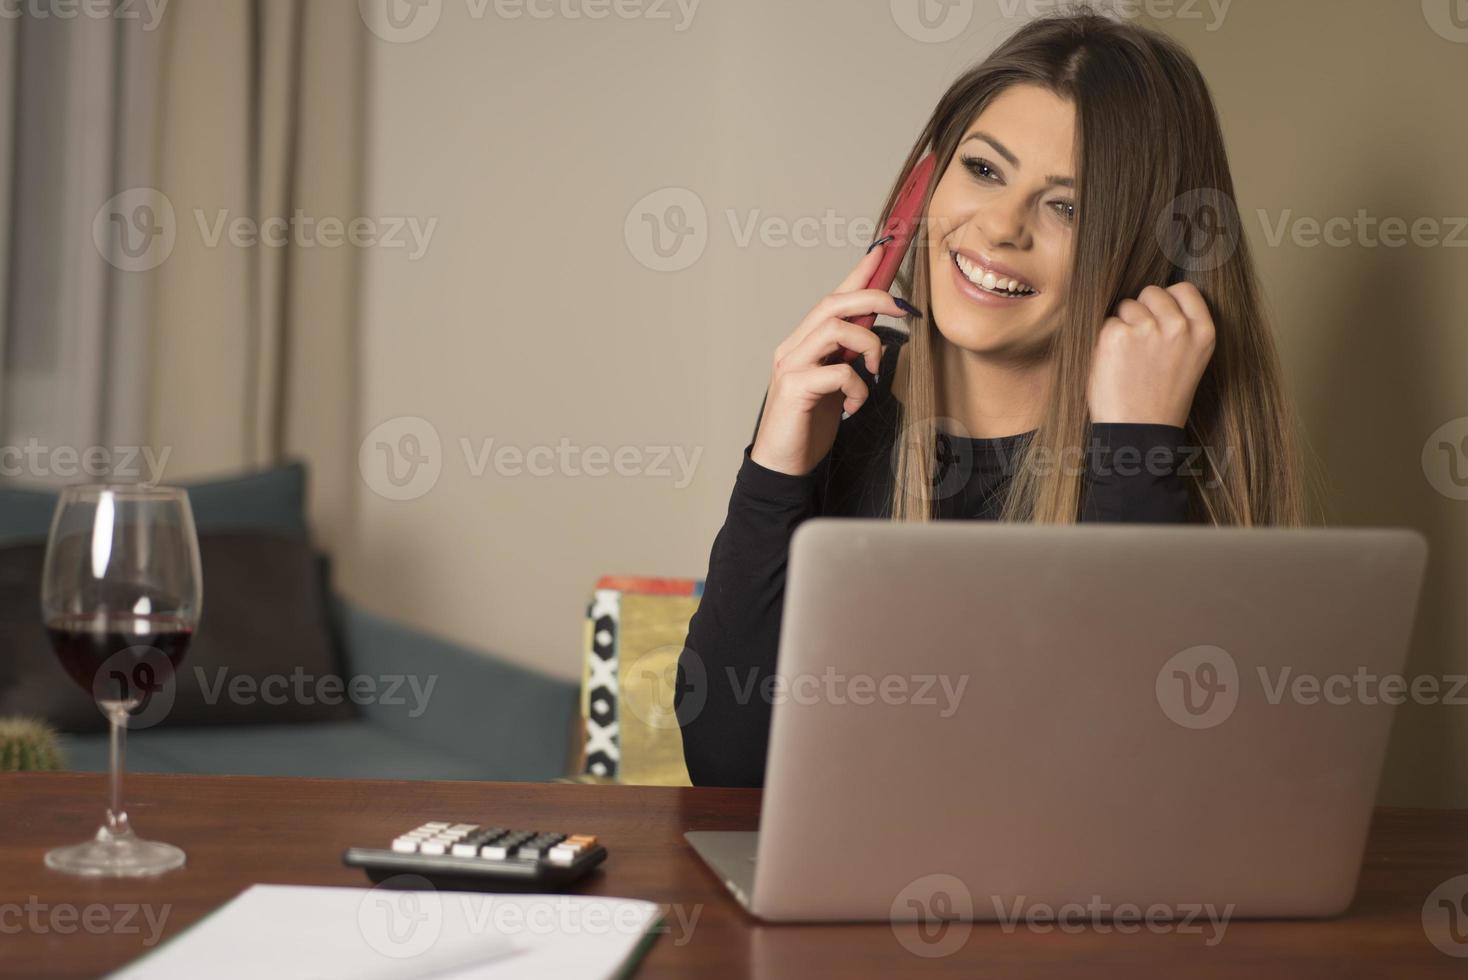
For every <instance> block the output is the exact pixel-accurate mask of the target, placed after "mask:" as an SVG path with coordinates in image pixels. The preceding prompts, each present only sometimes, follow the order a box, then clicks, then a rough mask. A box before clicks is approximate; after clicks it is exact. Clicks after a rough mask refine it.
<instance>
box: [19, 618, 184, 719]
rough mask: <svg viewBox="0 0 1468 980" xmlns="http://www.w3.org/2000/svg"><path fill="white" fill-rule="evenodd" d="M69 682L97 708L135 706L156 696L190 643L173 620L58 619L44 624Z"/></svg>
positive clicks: (177, 623) (179, 623) (178, 620)
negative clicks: (72, 682)
mask: <svg viewBox="0 0 1468 980" xmlns="http://www.w3.org/2000/svg"><path fill="white" fill-rule="evenodd" d="M46 634H47V635H48V636H49V637H50V638H51V649H52V650H54V651H55V652H56V659H57V660H60V661H61V666H62V667H64V668H65V669H66V673H67V675H68V676H70V677H71V679H72V680H74V681H76V683H77V684H78V685H80V686H81V688H82V690H84V691H86V692H87V693H88V694H90V695H92V697H93V698H94V699H95V700H96V701H98V702H99V703H101V702H111V703H118V704H124V705H129V706H132V705H135V704H138V703H140V702H144V701H146V700H147V699H148V698H149V697H150V696H151V695H152V694H154V693H156V692H157V691H160V690H162V688H163V686H164V685H165V684H166V683H168V681H169V679H170V678H171V677H172V676H173V674H174V672H175V671H176V670H177V669H178V664H179V661H181V660H182V659H183V656H184V654H185V653H187V652H188V649H189V641H190V640H192V639H193V638H194V627H193V625H192V624H190V623H188V622H186V621H185V620H182V619H179V618H178V617H177V616H167V615H164V616H153V615H148V616H140V615H138V614H136V613H124V614H121V615H118V614H115V613H114V614H102V615H87V614H84V613H83V614H75V615H63V616H57V617H55V618H54V619H52V620H51V621H50V622H48V623H47V624H46Z"/></svg>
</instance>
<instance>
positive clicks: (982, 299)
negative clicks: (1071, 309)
mask: <svg viewBox="0 0 1468 980" xmlns="http://www.w3.org/2000/svg"><path fill="white" fill-rule="evenodd" d="M963 260H964V263H965V264H967V265H970V267H971V268H973V267H974V266H975V265H977V263H971V262H970V257H969V256H968V255H967V254H964V256H963ZM948 267H949V268H950V269H952V270H953V273H952V274H953V285H954V288H955V289H957V290H958V291H959V292H960V293H962V294H963V295H964V296H965V297H967V298H968V299H969V300H971V301H972V302H974V303H976V304H977V305H979V306H1013V305H1015V304H1016V303H1023V302H1025V301H1026V300H1029V299H1032V298H1034V297H1035V296H1038V295H1039V291H1038V290H1034V287H1033V286H1030V285H1029V284H1028V283H1025V282H1024V281H1023V280H1019V281H1018V284H1019V285H1020V286H1022V287H1024V288H1027V289H1031V290H1034V291H1032V292H1025V293H1010V292H999V291H997V290H995V289H993V288H987V289H986V288H985V287H984V286H983V285H982V284H980V283H975V282H974V281H973V280H972V279H970V278H969V276H968V274H967V273H966V272H965V271H964V270H963V268H961V267H960V265H959V255H958V253H951V261H949V263H948ZM978 268H979V269H982V270H983V275H984V277H985V278H987V277H988V276H989V275H992V274H993V273H994V269H993V268H992V267H987V268H986V267H984V266H982V265H978ZM1005 271H1007V270H1005ZM993 278H994V283H995V285H996V286H997V285H998V281H999V276H997V275H994V277H993ZM1004 278H1005V279H1007V280H1014V279H1015V278H1016V277H1014V276H1013V275H1008V276H1005V277H1004Z"/></svg>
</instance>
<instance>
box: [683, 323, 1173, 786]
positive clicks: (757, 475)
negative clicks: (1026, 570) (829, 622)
mask: <svg viewBox="0 0 1468 980" xmlns="http://www.w3.org/2000/svg"><path fill="white" fill-rule="evenodd" d="M876 332H877V334H878V336H879V337H881V339H882V341H883V353H882V361H881V367H880V368H879V370H878V372H877V377H876V379H873V378H872V376H871V375H870V374H868V373H867V371H866V369H865V366H864V364H863V362H862V361H861V359H857V360H856V361H854V362H852V366H853V368H855V369H856V371H857V374H858V375H859V376H860V377H861V378H862V380H863V381H864V382H866V383H867V385H868V387H869V388H870V393H869V395H868V398H867V401H866V403H865V404H864V405H863V406H862V407H861V408H860V409H859V410H858V411H857V412H856V414H855V415H852V416H851V417H850V418H846V419H843V420H842V421H841V424H840V425H839V427H838V428H837V433H836V439H835V442H834V444H833V445H832V448H831V451H830V453H828V454H827V455H826V457H825V458H824V459H823V460H822V461H821V462H820V464H819V465H818V466H817V467H816V468H815V469H814V470H812V471H811V472H810V473H808V474H805V475H803V476H792V475H790V474H788V473H780V472H778V471H775V470H771V469H767V468H765V467H763V466H761V465H759V464H758V463H756V462H754V461H753V460H751V459H750V458H749V453H750V450H751V449H752V448H753V445H754V441H753V436H751V439H750V445H749V446H747V447H745V450H744V462H743V464H742V465H741V466H740V468H739V473H738V476H737V477H736V478H735V481H734V492H733V494H732V495H731V496H730V498H729V512H728V516H727V517H726V518H725V521H724V526H723V528H722V529H721V530H720V531H719V533H718V536H717V537H716V538H715V539H714V545H713V550H712V552H711V553H710V555H709V566H708V573H707V575H706V576H705V580H704V591H703V598H702V599H701V600H700V602H699V606H698V609H697V610H696V612H695V613H694V615H693V618H692V619H691V620H690V621H689V624H688V635H687V638H686V639H685V641H684V644H683V652H682V653H681V654H680V656H679V661H678V678H677V688H676V693H675V695H674V698H675V704H676V707H677V714H678V720H679V726H680V728H681V729H682V734H683V758H684V761H685V762H686V763H687V766H688V774H689V777H690V778H691V779H692V781H693V783H694V785H698V786H703V785H715V786H761V785H763V783H764V777H765V753H766V749H767V746H768V743H769V731H770V714H771V704H770V703H769V701H767V700H766V699H764V698H762V697H759V696H758V694H757V693H756V694H754V695H753V696H750V692H758V691H759V690H761V688H762V685H763V684H764V681H765V678H766V677H770V676H772V675H773V674H774V672H775V654H776V650H777V647H778V643H779V637H780V617H781V606H782V603H783V600H784V595H785V565H786V560H787V557H788V554H789V548H790V537H791V535H792V534H793V533H794V532H795V528H796V527H797V526H798V525H799V524H800V523H801V522H802V521H804V520H807V519H809V518H811V517H817V516H823V517H832V516H836V517H888V516H890V515H891V496H892V490H893V469H892V452H893V447H894V444H895V442H896V435H897V425H898V421H899V415H898V412H899V408H900V405H899V403H898V401H897V399H896V398H895V396H894V395H893V394H892V378H893V375H895V373H896V366H897V356H898V352H899V349H900V347H901V345H902V343H904V342H905V341H906V334H904V333H902V332H900V331H897V330H892V329H890V328H887V327H878V328H876ZM763 412H764V406H763V405H761V407H760V414H761V415H763ZM755 431H756V432H758V431H759V421H758V418H757V419H756V421H755ZM1032 435H1033V432H1025V433H1020V434H1018V435H1013V436H1002V437H998V438H988V439H965V438H960V437H956V436H949V435H941V436H939V438H938V467H939V469H938V473H937V474H936V475H935V490H934V496H935V498H936V507H937V515H938V518H939V519H940V520H941V519H970V520H994V519H996V518H997V517H998V515H999V512H1000V510H1001V508H1002V506H1003V502H1004V491H1005V489H1006V487H1007V486H1008V483H1009V477H1010V476H1011V474H1012V472H1013V466H1014V463H1015V461H1016V458H1017V456H1018V453H1019V450H1021V449H1022V448H1023V446H1024V444H1025V443H1026V441H1027V440H1028V439H1029V438H1030V437H1031V436H1032ZM1184 438H1185V435H1184V430H1183V429H1181V428H1178V427H1177V426H1172V425H1160V424H1147V423H1119V422H1118V423H1093V424H1092V426H1091V439H1090V445H1089V446H1088V447H1087V453H1086V472H1085V477H1084V479H1083V484H1082V485H1083V494H1082V505H1081V513H1080V520H1083V521H1112V522H1134V523H1154V522H1163V523H1183V522H1186V521H1188V520H1189V519H1190V518H1189V505H1188V491H1187V486H1186V483H1185V481H1184V477H1182V476H1181V475H1179V474H1178V472H1177V471H1178V469H1179V468H1180V467H1181V464H1182V463H1183V449H1184V445H1183V441H1184ZM1122 450H1125V451H1126V452H1127V453H1128V454H1130V455H1126V456H1123V457H1122V458H1121V459H1117V458H1116V454H1117V453H1118V452H1119V451H1122ZM1062 462H1064V461H1062ZM693 657H696V658H697V662H696V663H692V664H691V663H690V658H693ZM694 684H697V685H698V691H699V696H696V697H688V696H687V695H688V693H689V691H690V690H691V685H694ZM741 694H742V695H743V696H741Z"/></svg>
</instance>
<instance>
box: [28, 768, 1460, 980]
mask: <svg viewBox="0 0 1468 980" xmlns="http://www.w3.org/2000/svg"><path fill="white" fill-rule="evenodd" d="M105 788H106V787H105V782H104V777H103V776H100V775H92V774H85V773H44V774H41V773H35V774H32V773H21V774H4V775H0V973H3V974H4V975H7V976H25V977H32V976H96V975H99V974H101V973H104V972H106V971H108V970H111V969H113V968H116V967H118V966H121V965H122V964H124V963H126V962H128V961H129V960H131V959H133V958H134V957H136V956H138V955H139V954H141V953H142V952H144V951H146V949H147V948H148V947H146V946H145V945H144V943H145V941H146V939H147V938H148V936H149V934H150V927H149V926H148V924H147V920H146V919H145V917H144V915H143V914H142V913H139V914H137V915H136V922H135V923H133V925H134V926H135V928H134V929H132V930H131V931H126V930H123V929H121V928H113V927H112V926H111V925H110V924H109V925H108V926H107V927H103V928H93V929H90V930H87V929H83V928H81V927H80V926H79V922H80V917H81V916H82V915H83V914H84V910H85V909H86V907H87V906H92V905H102V906H108V907H114V906H117V905H119V904H127V905H141V906H142V907H143V911H144V912H146V911H147V910H148V909H151V910H152V911H153V915H154V921H157V919H158V918H160V917H161V916H162V914H163V910H164V909H166V910H167V916H166V919H165V920H164V922H163V925H162V928H161V930H158V931H159V932H160V934H161V935H162V936H163V937H164V938H167V937H168V936H172V935H174V934H176V933H177V932H179V931H180V930H181V929H183V928H184V927H185V926H187V925H189V924H190V923H193V922H195V921H197V920H198V919H200V918H201V917H203V916H204V915H206V914H207V913H208V912H209V911H210V910H212V909H214V908H216V907H218V906H219V905H220V904H222V903H223V902H224V901H226V900H227V899H229V898H230V897H232V896H233V895H235V894H237V893H238V892H239V891H241V890H242V889H244V888H245V887H247V886H248V885H250V884H253V883H256V882H274V883H291V884H322V885H362V884H364V883H365V881H366V879H365V878H364V876H363V875H362V874H361V873H360V872H358V871H355V870H353V869H350V868H345V867H343V866H342V865H341V862H340V855H341V852H342V850H343V848H345V847H347V846H348V845H352V844H362V843H369V844H370V843H375V842H378V841H385V840H387V839H388V838H389V837H390V836H391V835H392V834H393V833H395V832H397V831H399V830H401V829H402V828H404V827H407V826H409V825H412V824H416V823H418V822H420V821H422V820H424V819H435V818H446V819H451V820H453V819H459V820H464V821H469V822H482V821H484V820H486V819H492V820H494V821H495V822H496V823H499V824H505V825H510V826H520V827H529V828H539V829H559V830H581V831H589V832H592V833H596V834H598V835H599V836H600V837H601V838H602V839H603V840H604V841H605V842H606V845H607V848H608V850H609V851H610V852H611V856H610V858H609V861H608V864H607V865H606V867H605V870H604V871H602V872H598V873H596V874H595V875H594V876H593V877H591V878H589V879H587V880H586V881H585V882H583V884H582V887H581V888H580V891H582V892H583V893H585V894H604V895H613V896H623V897H630V898H644V899H650V900H652V901H657V902H663V903H667V904H668V905H669V906H672V908H671V909H670V914H669V915H668V918H667V920H666V929H665V931H664V932H663V934H661V935H660V936H659V937H658V938H657V940H656V942H655V943H654V945H653V947H652V949H651V951H650V952H649V953H648V955H647V957H646V959H645V960H644V961H643V964H642V967H641V969H640V970H639V972H638V974H637V975H638V976H639V977H674V976H678V977H683V976H692V975H697V976H699V977H701V978H702V977H710V976H762V977H763V976H789V977H813V976H834V977H849V976H864V975H873V976H924V975H947V976H994V977H1029V976H1036V977H1040V976H1044V977H1051V976H1057V975H1064V974H1072V973H1074V974H1084V975H1086V976H1115V977H1149V976H1189V977H1245V976H1247V977H1250V978H1253V980H1258V978H1260V977H1265V976H1281V977H1322V978H1330V980H1340V978H1343V977H1368V976H1369V977H1394V978H1402V977H1429V976H1432V977H1439V976H1440V977H1448V976H1453V977H1464V976H1468V958H1458V957H1454V956H1449V955H1448V954H1446V953H1444V952H1440V951H1439V950H1438V949H1437V948H1435V947H1434V945H1433V944H1432V943H1431V942H1429V939H1428V934H1427V930H1426V929H1425V927H1424V920H1423V917H1422V909H1423V903H1424V901H1425V900H1426V899H1427V897H1428V895H1429V894H1430V893H1432V892H1433V890H1434V888H1436V887H1437V886H1438V885H1439V884H1441V883H1442V882H1444V881H1446V880H1448V879H1450V878H1453V877H1454V876H1457V875H1461V874H1465V873H1468V811H1455V810H1380V811H1378V812H1377V815H1376V820H1375V823H1374V825H1373V829H1372V834H1371V841H1370V845H1369V848H1368V852H1367V855H1366V863H1365V868H1364V870H1363V873H1362V877H1361V884H1360V890H1359V892H1358V895H1357V900H1356V903H1355V905H1354V907H1353V908H1352V910H1351V912H1350V913H1349V914H1348V915H1347V916H1345V917H1343V918H1340V919H1336V920H1331V921H1324V922H1242V921H1235V922H1232V923H1230V924H1229V925H1228V928H1227V931H1226V934H1225V936H1224V939H1223V941H1222V942H1220V943H1218V944H1216V945H1213V946H1209V945H1207V943H1206V940H1207V938H1208V934H1207V933H1206V932H1204V933H1194V934H1183V933H1181V932H1177V931H1170V932H1148V931H1146V930H1143V931H1140V932H1137V933H1135V934H1130V935H1127V934H1121V933H1117V932H1107V933H1102V932H1100V931H1098V930H1093V929H1089V928H1087V929H1084V930H1082V931H1080V932H1076V933H1069V934H1068V933H1062V932H1059V931H1051V932H1048V933H1038V932H1033V931H1027V930H1026V929H1024V928H1023V927H1020V928H1016V929H1012V930H1009V931H1006V930H1005V929H1004V928H1002V927H1001V926H999V925H996V924H975V925H973V926H971V927H970V926H964V927H962V928H964V929H966V930H968V933H967V939H966V941H964V942H963V944H962V946H961V948H959V949H958V950H957V951H956V952H954V953H952V954H950V955H945V956H941V957H933V958H929V957H923V956H919V955H916V954H915V953H914V952H912V951H910V949H909V948H908V947H909V946H912V945H913V944H914V943H918V945H917V947H916V948H919V949H921V948H923V947H922V946H921V944H920V943H919V942H918V940H917V938H916V936H915V934H913V933H912V932H911V929H912V928H913V927H910V926H902V927H899V930H900V931H894V929H893V928H892V927H891V926H889V925H886V924H868V925H829V926H774V925H771V926H764V925H760V924H758V923H757V922H755V921H754V920H752V919H750V918H749V917H748V916H747V915H745V913H744V912H743V910H742V909H740V908H739V907H738V906H737V905H736V904H735V903H734V902H733V900H732V899H731V898H729V897H728V895H727V894H726V893H725V891H724V889H723V887H722V886H721V885H720V883H719V882H718V880H717V879H716V878H714V876H713V875H712V874H710V873H709V872H708V871H707V870H706V869H705V868H704V866H703V865H702V863H701V862H700V861H699V860H698V858H697V857H696V856H695V855H694V854H693V852H692V851H691V850H689V848H688V847H687V845H686V844H685V842H684V841H683V838H682V833H683V831H685V830H689V829H700V830H744V829H753V828H754V827H755V826H756V823H757V820H758V814H759V801H760V794H759V792H758V791H755V790H723V789H664V788H647V787H625V786H578V785H567V784H552V785H545V784H523V783H468V782H428V783H410V782H376V781H365V780H318V779H264V778H253V777H236V776H149V775H131V776H129V777H128V787H127V788H128V797H129V800H130V806H129V812H130V813H131V815H132V818H133V821H134V825H135V826H136V827H138V828H139V829H140V832H141V833H143V835H144V836H152V837H155V838H157V839H159V840H165V841H168V842H170V843H174V844H178V845H180V846H181V847H183V848H184V849H185V850H186V851H187V852H188V856H189V863H188V867H187V868H185V869H183V870H181V871H175V872H173V873H171V874H168V875H164V876H163V877H161V878H156V879H151V880H142V881H126V880H110V881H91V880H85V879H78V878H71V877H67V876H64V875H59V874H56V873H54V872H52V871H49V870H48V869H47V868H45V866H44V865H43V864H42V860H41V858H42V854H43V853H44V852H45V851H46V849H47V848H49V847H51V846H54V845H56V844H67V843H72V842H74V841H77V840H81V839H83V838H84V837H86V836H87V835H89V834H90V833H91V832H92V831H93V830H94V829H95V827H96V824H97V822H98V818H99V815H100V811H101V808H102V806H103V800H104V796H105ZM28 904H29V905H30V906H32V907H34V908H35V909H40V912H39V916H40V919H39V921H41V922H42V923H43V925H42V926H41V927H39V928H37V927H35V926H34V925H28V924H27V921H28V920H27V916H30V917H31V919H30V921H32V922H33V921H35V916H34V914H33V913H32V912H28V911H25V910H24V909H23V908H22V907H23V906H26V905H28ZM58 910H61V912H62V913H63V915H64V916H72V917H75V918H74V919H70V920H69V919H67V918H65V917H63V918H59V919H48V918H47V917H48V916H54V915H55V914H56V912H57V911H58ZM1463 911H1464V912H1465V913H1468V908H1465V909H1463ZM95 914H98V915H101V913H95ZM695 915H696V916H697V917H696V919H695V918H694V916H695ZM49 921H55V922H56V923H58V927H57V928H52V927H51V926H49V925H46V923H47V922H49ZM97 921H99V922H100V921H101V920H100V919H99V920H97ZM108 921H109V923H111V922H112V920H111V919H109V920H108ZM68 923H69V926H70V931H69V932H68V933H67V934H62V928H63V927H65V926H66V925H67V924H68ZM1460 923H1461V928H1462V929H1463V930H1464V932H1468V915H1465V916H1464V917H1460ZM120 924H121V923H120V921H118V922H117V925H118V926H120ZM690 924H691V925H690ZM17 927H19V928H17ZM1464 939H1465V942H1464V943H1463V945H1462V947H1461V949H1457V948H1456V947H1454V948H1455V949H1457V951H1459V952H1461V953H1463V954H1465V957H1468V935H1465V936H1464ZM280 980H284V978H280Z"/></svg>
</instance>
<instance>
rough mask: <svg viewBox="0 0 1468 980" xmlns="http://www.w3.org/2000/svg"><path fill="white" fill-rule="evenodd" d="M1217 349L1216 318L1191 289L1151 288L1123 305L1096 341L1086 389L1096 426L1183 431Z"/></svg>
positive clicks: (1185, 284) (1179, 286) (1188, 286)
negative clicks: (1123, 424)
mask: <svg viewBox="0 0 1468 980" xmlns="http://www.w3.org/2000/svg"><path fill="white" fill-rule="evenodd" d="M1213 342H1214V334H1213V317H1212V315H1211V314H1210V313H1209V312H1208V304H1207V302H1205V301H1204V299H1203V294H1202V293H1200V292H1199V291H1198V287H1196V286H1194V285H1193V284H1192V283H1190V282H1180V283H1177V284H1176V285H1172V286H1168V287H1167V288H1166V289H1163V288H1162V287H1161V286H1148V287H1147V288H1146V289H1144V290H1142V293H1141V295H1140V296H1138V297H1137V298H1136V299H1124V300H1122V301H1121V302H1120V303H1118V304H1117V306H1116V315H1115V316H1111V317H1107V318H1106V322H1105V323H1103V324H1102V325H1101V333H1100V336H1099V337H1098V338H1097V340H1096V351H1095V354H1094V356H1093V358H1092V362H1091V378H1090V384H1089V386H1088V387H1087V389H1086V398H1087V402H1088V404H1089V405H1090V409H1091V421H1093V422H1155V423H1163V424H1166V425H1175V426H1177V427H1179V428H1182V427H1183V426H1184V425H1185V424H1186V423H1187V421H1188V412H1189V410H1190V409H1191V408H1192V405H1193V394H1194V392H1196V391H1197V389H1198V381H1199V380H1200V379H1201V378H1202V377H1203V371H1204V369H1205V368H1207V367H1208V360H1209V358H1211V357H1212V356H1213Z"/></svg>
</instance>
